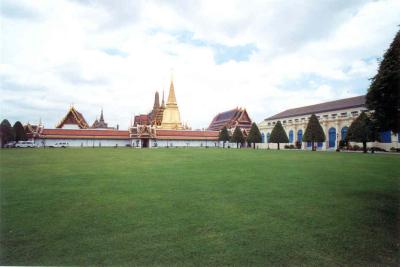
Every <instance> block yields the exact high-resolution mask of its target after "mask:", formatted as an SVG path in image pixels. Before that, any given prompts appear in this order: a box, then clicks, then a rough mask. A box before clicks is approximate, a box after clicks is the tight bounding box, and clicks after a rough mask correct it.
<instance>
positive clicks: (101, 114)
mask: <svg viewBox="0 0 400 267" xmlns="http://www.w3.org/2000/svg"><path fill="white" fill-rule="evenodd" d="M100 121H101V122H104V116H103V108H101V113H100Z"/></svg>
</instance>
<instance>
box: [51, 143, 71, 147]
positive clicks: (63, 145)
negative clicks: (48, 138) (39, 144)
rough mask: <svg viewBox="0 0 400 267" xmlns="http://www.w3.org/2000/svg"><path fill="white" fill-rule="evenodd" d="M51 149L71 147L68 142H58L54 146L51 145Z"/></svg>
mask: <svg viewBox="0 0 400 267" xmlns="http://www.w3.org/2000/svg"><path fill="white" fill-rule="evenodd" d="M49 147H62V148H66V147H69V144H68V143H67V142H58V143H55V144H54V145H50V146H49Z"/></svg>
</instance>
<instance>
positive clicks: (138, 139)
mask: <svg viewBox="0 0 400 267" xmlns="http://www.w3.org/2000/svg"><path fill="white" fill-rule="evenodd" d="M26 131H27V132H29V137H30V139H32V140H34V141H35V143H37V144H38V145H39V146H55V145H56V144H57V143H60V142H63V143H68V145H69V146H78V147H104V146H114V147H117V146H128V147H190V146H192V147H196V146H197V147H203V146H204V147H217V146H219V141H218V134H219V133H218V131H212V130H207V131H202V130H197V131H192V130H190V129H189V127H188V126H187V125H183V124H182V122H181V119H180V112H179V108H178V104H177V101H176V96H175V88H174V83H173V81H172V80H171V83H170V88H169V94H168V99H167V102H166V103H165V101H164V93H163V97H162V101H161V103H160V96H159V93H158V92H156V93H155V96H154V104H153V108H152V110H151V111H150V112H149V113H147V114H140V115H137V116H135V118H134V122H133V123H132V125H131V126H130V128H129V130H125V131H124V130H118V127H117V128H113V127H108V124H107V123H106V122H105V120H104V115H103V109H102V110H101V113H100V119H96V120H95V121H94V122H93V124H92V126H91V127H89V124H88V123H87V122H86V120H85V118H84V116H83V115H82V113H80V112H78V111H77V110H76V109H75V107H73V106H71V107H70V109H69V110H68V112H67V114H66V115H65V116H64V117H63V119H62V120H61V121H60V122H59V123H58V124H57V125H56V127H55V129H48V128H44V127H43V126H41V127H33V126H32V125H27V126H26Z"/></svg>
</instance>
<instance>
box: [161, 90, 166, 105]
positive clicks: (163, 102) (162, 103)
mask: <svg viewBox="0 0 400 267" xmlns="http://www.w3.org/2000/svg"><path fill="white" fill-rule="evenodd" d="M161 107H162V108H165V101H164V90H163V91H162V102H161Z"/></svg>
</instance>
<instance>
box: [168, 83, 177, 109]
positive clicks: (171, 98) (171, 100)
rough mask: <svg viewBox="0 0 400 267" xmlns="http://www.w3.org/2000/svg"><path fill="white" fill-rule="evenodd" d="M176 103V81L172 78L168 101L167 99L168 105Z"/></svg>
mask: <svg viewBox="0 0 400 267" xmlns="http://www.w3.org/2000/svg"><path fill="white" fill-rule="evenodd" d="M171 104H172V105H176V104H177V103H176V97H175V89H174V82H173V80H172V79H171V84H170V86H169V94H168V101H167V106H168V105H171Z"/></svg>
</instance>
